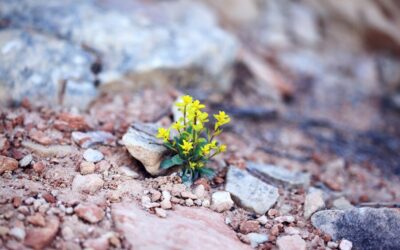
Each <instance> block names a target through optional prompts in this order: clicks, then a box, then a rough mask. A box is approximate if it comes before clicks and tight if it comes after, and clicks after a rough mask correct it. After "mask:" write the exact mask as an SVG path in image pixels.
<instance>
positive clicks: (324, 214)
mask: <svg viewBox="0 0 400 250" xmlns="http://www.w3.org/2000/svg"><path fill="white" fill-rule="evenodd" d="M311 222H312V224H313V225H314V227H316V228H318V229H320V230H322V231H323V232H325V233H327V234H329V235H330V236H332V238H333V240H340V239H343V238H345V239H347V240H349V241H351V242H352V243H353V246H354V248H355V249H364V250H369V249H371V250H374V249H388V250H389V249H400V237H399V235H400V212H399V211H398V210H395V209H387V208H380V209H377V208H354V209H349V210H324V211H319V212H317V213H315V214H314V215H313V216H312V217H311Z"/></svg>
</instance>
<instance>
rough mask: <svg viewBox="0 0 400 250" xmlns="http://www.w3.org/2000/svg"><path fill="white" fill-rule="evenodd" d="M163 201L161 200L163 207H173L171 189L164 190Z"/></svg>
mask: <svg viewBox="0 0 400 250" xmlns="http://www.w3.org/2000/svg"><path fill="white" fill-rule="evenodd" d="M162 197H163V199H162V201H161V203H160V204H161V207H162V208H163V209H171V208H172V203H171V193H170V192H169V191H166V190H164V191H162Z"/></svg>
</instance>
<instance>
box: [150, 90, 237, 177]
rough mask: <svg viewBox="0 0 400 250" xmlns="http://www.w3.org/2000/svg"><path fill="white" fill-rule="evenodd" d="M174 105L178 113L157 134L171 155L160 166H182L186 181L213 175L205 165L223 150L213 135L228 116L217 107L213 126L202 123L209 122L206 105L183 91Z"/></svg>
mask: <svg viewBox="0 0 400 250" xmlns="http://www.w3.org/2000/svg"><path fill="white" fill-rule="evenodd" d="M176 106H177V107H178V110H179V111H180V113H181V117H180V118H179V119H178V121H176V122H175V123H173V124H172V125H171V127H170V128H168V129H165V128H160V129H159V130H158V134H157V138H160V139H162V140H163V142H164V145H165V146H166V147H167V148H168V149H169V150H170V151H171V154H170V155H171V156H169V157H167V158H166V159H165V160H163V161H162V162H161V168H163V169H168V168H170V167H173V166H177V165H179V166H181V173H180V174H181V177H182V180H183V182H185V183H191V182H193V181H195V180H196V179H198V178H200V177H207V178H212V177H213V176H214V171H213V170H212V169H211V168H207V167H206V165H207V163H208V161H210V159H211V158H212V157H214V156H216V155H217V154H220V153H222V152H225V151H226V145H224V144H219V143H218V142H217V141H216V140H215V137H216V136H218V135H220V134H221V133H222V126H223V125H225V124H227V123H229V122H230V117H229V116H228V115H227V114H226V113H225V112H224V111H219V113H218V114H215V115H214V118H215V120H216V122H215V125H214V127H213V128H212V129H209V128H207V127H206V126H205V125H206V123H208V122H209V117H208V113H207V112H203V111H202V110H203V109H204V108H205V105H204V104H202V103H200V101H198V100H193V98H192V97H191V96H188V95H186V96H183V97H182V98H181V99H180V101H179V102H177V103H176ZM171 130H172V131H174V132H173V133H171ZM172 134H174V135H175V136H172Z"/></svg>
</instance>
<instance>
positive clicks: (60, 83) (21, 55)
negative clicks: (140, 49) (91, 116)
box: [0, 2, 97, 107]
mask: <svg viewBox="0 0 400 250" xmlns="http://www.w3.org/2000/svg"><path fill="white" fill-rule="evenodd" d="M4 5H5V2H3V3H2V8H3V7H4ZM3 17H4V16H3ZM0 48H1V49H2V56H1V57H0V65H1V67H0V72H1V74H0V75H1V77H0V82H1V84H0V89H1V91H0V92H1V93H2V94H1V95H0V100H1V101H3V102H4V101H6V100H10V98H13V100H15V101H21V100H22V99H23V98H29V99H31V100H43V99H45V100H47V101H48V102H52V103H59V102H62V103H64V104H65V105H70V106H78V107H86V105H87V104H88V103H89V102H90V101H91V100H92V99H93V98H94V97H95V96H96V93H97V91H96V88H95V87H94V85H93V82H94V76H93V74H92V72H91V71H90V65H91V64H93V63H94V57H93V56H92V55H90V54H89V53H87V52H85V51H84V50H83V49H82V48H80V47H78V46H75V45H73V44H71V43H69V42H66V41H63V40H60V39H57V38H55V37H50V36H47V35H42V34H39V33H36V32H34V31H28V30H18V29H9V30H4V29H3V30H1V32H0ZM26 72H29V73H26ZM6 93H7V95H6ZM60 94H61V98H59V96H60Z"/></svg>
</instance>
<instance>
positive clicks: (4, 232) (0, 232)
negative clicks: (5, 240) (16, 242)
mask: <svg viewBox="0 0 400 250" xmlns="http://www.w3.org/2000/svg"><path fill="white" fill-rule="evenodd" d="M9 231H10V229H8V227H4V226H0V237H4V236H6V235H7V234H8V232H9Z"/></svg>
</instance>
